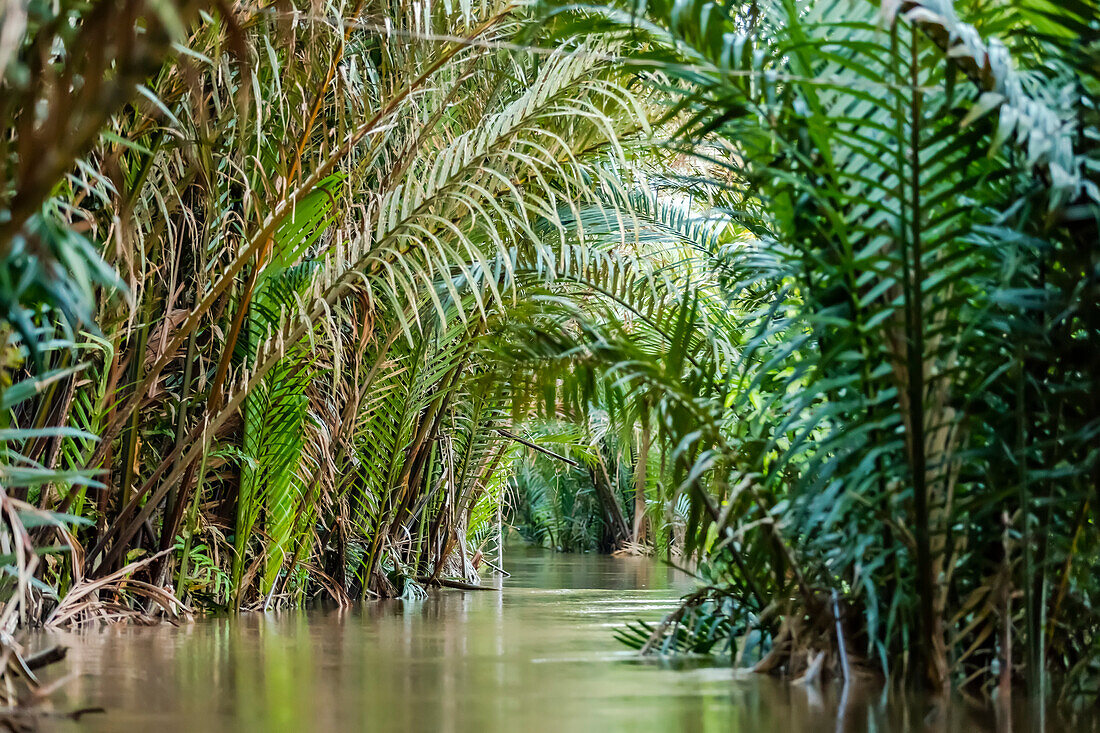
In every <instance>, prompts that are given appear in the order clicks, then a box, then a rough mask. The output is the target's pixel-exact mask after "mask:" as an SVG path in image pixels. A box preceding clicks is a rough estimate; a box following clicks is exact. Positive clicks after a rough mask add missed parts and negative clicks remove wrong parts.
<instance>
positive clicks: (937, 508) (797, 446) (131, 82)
mask: <svg viewBox="0 0 1100 733" xmlns="http://www.w3.org/2000/svg"><path fill="white" fill-rule="evenodd" d="M7 8H8V9H6V10H5V11H4V14H3V15H2V16H0V69H2V70H3V77H2V82H0V84H2V90H3V94H2V97H0V125H3V135H2V136H0V166H3V171H4V174H3V179H2V185H0V258H2V259H3V260H4V263H5V264H4V268H3V271H2V272H3V275H2V277H3V279H2V280H0V298H2V299H3V324H2V328H3V337H4V342H3V343H4V353H3V359H2V363H0V370H2V371H0V377H2V379H3V384H2V387H3V389H4V396H3V417H2V420H3V423H4V424H3V425H2V426H0V427H2V430H0V440H2V441H3V450H4V459H3V467H2V471H3V473H2V484H3V487H2V488H3V494H2V495H0V500H2V502H3V515H4V519H3V526H4V532H3V533H0V534H2V537H0V539H2V541H3V552H4V553H6V555H5V559H4V562H6V563H7V568H6V570H7V572H6V578H7V581H6V586H4V588H3V594H4V600H5V605H4V611H3V613H4V617H3V619H2V621H3V623H4V625H5V628H6V629H8V630H10V629H12V628H14V626H15V625H16V624H17V623H18V622H20V621H23V622H35V621H37V622H46V623H53V624H82V623H94V622H98V621H106V620H114V619H119V618H126V617H135V618H136V617H142V618H144V617H147V616H148V615H150V614H153V613H154V612H155V613H159V614H167V615H169V616H175V615H179V614H182V613H185V612H186V609H187V608H188V607H191V608H196V609H204V610H213V609H234V610H236V609H253V608H269V607H272V606H274V605H279V604H297V603H301V602H304V601H305V600H306V599H309V598H313V597H316V596H318V595H327V596H330V597H332V598H334V599H336V600H337V601H338V602H346V601H348V600H350V599H353V598H359V599H364V598H368V597H376V596H393V595H405V596H416V595H418V594H421V593H423V588H424V587H425V586H428V585H432V584H438V583H475V582H477V573H478V567H479V565H480V564H481V563H483V562H486V560H485V558H487V557H488V558H491V557H495V556H496V552H497V545H498V543H499V542H500V530H501V524H502V516H501V515H502V512H503V510H504V506H503V505H504V504H509V505H510V506H509V512H510V514H511V516H512V518H513V520H514V521H516V522H518V523H519V524H521V525H522V527H523V528H524V531H525V532H526V533H527V534H528V535H529V536H531V537H533V538H535V539H537V540H538V541H540V542H545V543H546V544H549V545H552V546H554V547H558V548H561V549H570V548H596V549H603V550H614V549H620V550H627V551H635V552H637V551H650V550H652V551H654V552H658V553H661V554H668V555H672V556H675V557H676V558H678V559H677V561H678V562H687V561H688V560H692V561H696V562H697V563H698V568H699V572H700V576H701V578H702V583H701V586H700V589H699V590H698V591H697V592H695V593H693V594H692V595H691V596H689V597H688V598H686V599H685V602H684V606H683V608H682V609H680V611H678V612H677V613H676V614H674V615H673V616H672V617H670V618H669V619H668V621H667V622H666V623H665V624H663V625H661V626H660V627H657V628H647V627H641V626H639V627H638V628H636V629H634V630H633V631H631V632H629V633H628V634H627V637H628V638H629V639H632V640H634V641H636V643H637V644H638V645H640V646H643V647H644V648H645V649H646V650H647V651H659V650H664V651H671V650H680V651H693V650H694V651H702V650H716V649H727V650H728V651H729V652H730V653H731V654H733V656H734V659H735V661H736V662H737V663H739V664H754V665H755V667H756V668H757V669H758V670H760V671H774V672H783V673H787V674H791V675H796V674H800V673H802V672H804V671H805V670H806V669H808V668H810V669H813V668H823V669H825V670H826V671H827V672H829V673H832V674H835V675H837V676H839V677H842V678H844V679H845V680H847V679H848V678H849V677H851V676H852V675H856V674H859V673H861V672H863V671H871V672H874V673H877V674H885V675H887V676H890V677H893V678H898V679H907V680H911V681H914V682H917V683H919V684H923V685H926V686H928V687H931V688H933V689H936V690H944V689H947V688H949V687H950V688H954V689H957V690H960V691H962V692H963V693H965V694H967V695H970V696H972V697H974V698H978V699H989V698H992V697H995V698H998V699H1000V700H1001V701H1005V700H1007V699H1008V698H1009V697H1010V692H1011V690H1012V689H1013V687H1016V686H1020V687H1021V688H1022V689H1026V690H1027V692H1028V694H1029V696H1030V697H1031V698H1032V699H1033V700H1034V701H1043V700H1048V699H1055V698H1056V699H1058V700H1060V701H1061V702H1063V703H1065V704H1067V705H1068V706H1069V707H1071V708H1072V707H1074V706H1077V707H1078V709H1087V708H1085V707H1084V706H1088V705H1091V704H1094V702H1095V698H1096V696H1097V694H1098V684H1100V634H1098V631H1100V615H1098V614H1100V586H1098V585H1097V582H1096V581H1095V580H1094V579H1093V576H1094V575H1095V574H1096V571H1097V570H1100V567H1098V566H1100V546H1098V539H1100V535H1098V533H1097V530H1096V521H1095V512H1096V509H1097V503H1098V502H1100V456H1098V454H1097V448H1096V446H1097V445H1098V432H1100V385H1098V384H1097V380H1098V375H1097V370H1096V365H1097V363H1098V355H1100V246H1098V241H1097V239H1098V221H1100V219H1098V217H1100V187H1098V182H1100V126H1098V111H1097V106H1096V105H1097V100H1098V99H1100V23H1098V20H1097V18H1098V17H1100V7H1098V6H1097V4H1096V2H1095V0H1073V1H1072V2H1063V3H1058V4H1057V5H1055V4H1052V3H1048V2H1046V0H1006V1H1005V2H997V3H993V4H989V3H979V2H959V3H958V4H956V5H953V4H952V3H950V2H948V1H947V0H907V1H906V2H898V1H897V0H888V1H887V2H884V3H882V4H881V5H880V4H878V3H874V2H870V1H869V0H852V1H851V2H848V1H845V2H839V1H835V2H834V1H832V0H768V2H754V3H751V4H745V5H737V4H732V5H722V4H715V3H713V2H709V1H707V0H682V1H678V2H675V3H667V2H665V1H664V0H658V1H656V2H649V3H647V4H641V5H639V4H637V3H632V2H624V3H621V4H617V3H611V4H602V5H598V6H591V7H589V6H585V5H557V4H548V5H545V6H538V7H532V6H529V5H516V4H512V3H496V2H487V3H483V4H477V3H472V2H459V3H448V2H444V3H436V4H427V3H425V4H419V3H412V4H388V3H378V2H366V0H327V2H321V1H316V2H304V0H303V2H300V3H298V2H272V3H248V2H231V0H217V1H215V0H211V1H209V2H198V1H195V2H186V1H184V0H177V2H175V3H165V2H152V1H151V0H150V1H148V2H147V1H146V0H125V1H124V2H105V1H101V2H77V1H76V0H73V1H71V2H58V3H46V2H36V1H32V2H28V3H21V4H20V3H16V4H9V5H8V6H7ZM507 497H511V501H508V500H506V498H507ZM39 558H44V559H39ZM9 689H11V688H9ZM1034 707H1035V710H1036V713H1035V714H1036V715H1038V716H1041V715H1042V714H1043V707H1042V705H1036V706H1034Z"/></svg>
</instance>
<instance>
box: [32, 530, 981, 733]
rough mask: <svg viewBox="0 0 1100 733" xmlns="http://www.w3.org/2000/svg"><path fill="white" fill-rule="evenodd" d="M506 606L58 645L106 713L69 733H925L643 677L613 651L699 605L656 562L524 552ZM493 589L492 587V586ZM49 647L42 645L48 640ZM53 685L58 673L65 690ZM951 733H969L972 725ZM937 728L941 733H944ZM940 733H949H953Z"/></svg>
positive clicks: (783, 696) (58, 725) (58, 636)
mask: <svg viewBox="0 0 1100 733" xmlns="http://www.w3.org/2000/svg"><path fill="white" fill-rule="evenodd" d="M505 565H506V569H507V570H508V571H509V572H510V573H511V574H512V575H511V577H510V578H508V579H507V580H506V581H505V582H504V587H503V590H502V591H492V592H486V591H458V590H444V591H438V592H435V593H433V594H432V595H431V596H430V597H429V598H428V599H427V600H424V601H419V602H402V601H385V602H374V603H366V604H362V605H359V606H356V607H354V608H351V609H345V610H337V609H323V608H322V609H314V610H307V611H295V612H284V613H271V614H244V615H240V616H236V617H228V618H215V619H205V620H200V621H198V622H196V623H193V624H188V625H185V626H180V627H173V626H167V625H166V626H158V627H143V628H136V627H115V628H108V629H99V630H94V631H83V632H50V633H49V634H48V636H49V640H54V641H59V642H61V643H63V644H65V645H67V646H68V647H69V655H68V659H67V660H66V662H65V663H64V664H63V665H60V666H62V667H64V669H60V670H57V673H69V674H71V675H72V678H71V680H70V681H69V682H68V684H66V685H65V686H64V687H63V688H62V689H61V691H60V693H59V694H57V695H56V696H55V697H54V705H55V706H56V708H57V709H58V710H72V709H76V708H82V707H87V706H100V707H103V708H104V709H105V712H103V713H98V714H91V715H86V716H84V717H82V718H81V720H80V721H79V722H69V721H63V722H59V721H57V720H51V721H48V722H47V724H46V726H45V728H46V729H47V730H64V731H76V730H86V731H152V732H154V733H174V732H175V731H198V732H200V733H222V732H223V731H225V732H228V731H381V732H384V733H388V732H390V731H416V732H418V731H433V732H435V731H438V732H440V733H450V732H455V733H458V732H463V733H465V732H467V731H469V732H473V731H509V732H512V733H543V732H544V731H545V732H550V731H553V732H554V733H558V732H560V731H593V732H594V733H614V732H617V731H745V732H749V731H765V732H767V731H775V732H777V733H793V732H794V731H819V730H820V731H837V730H871V731H878V730H882V731H888V730H905V729H909V730H922V729H924V726H923V725H922V723H921V718H922V712H921V711H920V710H918V709H916V708H910V707H905V706H899V705H897V704H894V703H892V704H890V705H885V706H884V705H882V704H880V703H879V702H878V695H877V693H870V692H865V693H860V694H853V693H850V694H849V695H848V699H847V700H846V701H845V704H844V706H843V710H842V711H841V705H840V700H841V698H840V695H839V691H838V690H837V689H835V687H826V688H825V689H824V690H820V691H818V690H814V689H806V688H804V687H799V686H792V685H790V684H788V683H786V682H782V681H778V680H774V679H771V678H764V677H761V676H759V675H753V676H747V677H746V676H744V675H738V674H735V673H734V672H733V670H731V669H730V668H729V667H728V666H726V665H723V664H721V663H715V662H713V661H712V662H708V663H698V662H695V663H691V664H685V663H682V662H681V663H676V664H670V663H667V662H666V663H661V662H651V661H641V660H639V659H638V657H637V656H636V654H635V653H634V652H632V651H631V650H630V649H628V648H626V647H624V646H622V645H621V644H619V642H617V641H615V639H614V638H613V636H612V632H613V630H614V629H615V628H616V627H617V626H620V625H622V624H624V623H626V622H627V621H629V620H631V619H636V618H641V619H647V620H657V619H659V618H661V617H662V616H663V615H664V614H665V613H667V612H668V611H669V610H670V609H672V608H673V607H674V605H675V601H676V599H677V598H678V597H679V596H680V595H681V594H683V593H684V592H685V591H687V590H689V589H690V588H691V580H690V579H689V578H687V577H685V576H684V575H683V574H681V573H679V572H678V571H675V570H672V569H670V568H668V567H666V566H663V565H661V564H660V563H658V562H656V561H653V560H650V559H645V558H611V557H603V556H597V555H559V554H551V553H548V552H543V551H540V550H533V549H526V548H516V549H512V550H510V551H509V552H508V553H507V554H506V555H505ZM487 582H498V581H497V580H496V579H495V578H494V579H491V580H487ZM38 641H40V642H43V643H44V642H46V641H47V639H46V638H41V639H39V640H38ZM55 674H56V673H55ZM958 723H960V724H951V725H949V726H947V728H948V729H951V730H967V731H973V730H976V728H975V727H974V725H973V721H969V722H964V721H958ZM937 727H939V726H937ZM941 729H942V728H941Z"/></svg>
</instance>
